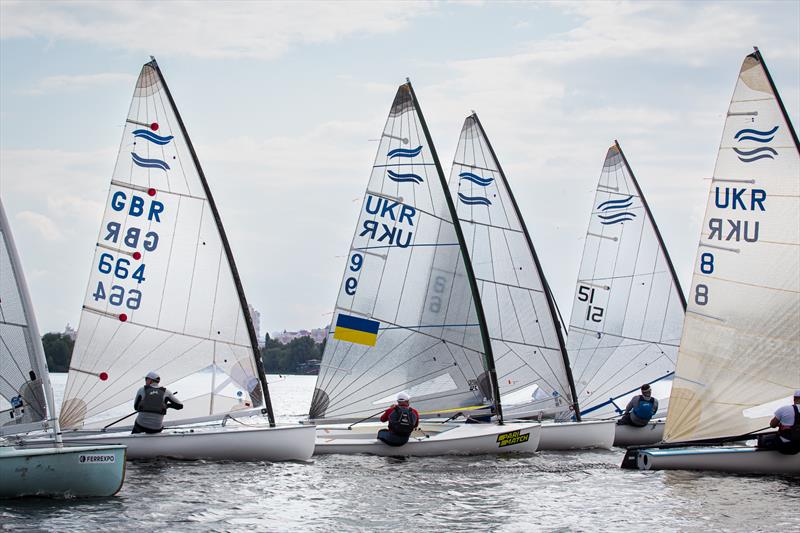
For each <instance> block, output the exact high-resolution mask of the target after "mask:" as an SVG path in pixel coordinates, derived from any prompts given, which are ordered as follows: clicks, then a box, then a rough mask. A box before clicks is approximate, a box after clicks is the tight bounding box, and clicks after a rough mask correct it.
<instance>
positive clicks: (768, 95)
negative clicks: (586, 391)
mask: <svg viewBox="0 0 800 533" xmlns="http://www.w3.org/2000/svg"><path fill="white" fill-rule="evenodd" d="M688 300H689V305H688V308H687V312H686V321H685V323H684V327H683V337H682V339H681V346H680V351H679V353H678V364H677V368H676V371H675V379H674V383H673V386H672V395H671V397H670V406H669V413H668V416H667V426H666V428H665V440H667V441H683V440H697V439H703V438H715V437H722V436H731V435H740V434H745V433H748V432H751V431H756V430H758V429H761V428H764V427H765V426H767V423H768V422H769V419H770V417H771V416H772V411H773V410H774V408H775V406H776V405H778V404H780V402H781V401H785V402H787V403H788V402H789V401H790V400H789V398H790V397H791V396H792V391H793V390H795V389H797V388H798V387H800V148H799V147H798V141H797V133H796V132H795V131H794V129H793V128H792V125H791V123H790V121H789V119H788V117H787V115H786V112H785V110H784V108H783V104H782V102H781V101H780V97H779V95H778V92H777V90H776V89H775V86H774V84H773V83H772V79H771V78H770V76H769V73H768V71H767V69H766V66H765V65H764V63H763V60H762V58H761V54H760V53H759V52H758V51H756V52H755V53H753V54H751V55H749V56H747V57H746V58H745V60H744V63H743V64H742V68H741V71H740V72H739V78H738V80H737V82H736V88H735V90H734V92H733V98H732V99H731V105H730V107H729V109H728V115H727V118H726V120H725V128H724V130H723V133H722V142H721V144H720V149H719V155H718V156H717V164H716V167H715V169H714V177H713V179H712V182H711V188H710V191H709V195H708V199H707V206H706V214H705V219H704V221H703V228H702V232H701V236H700V244H699V248H698V253H697V259H696V261H695V266H694V275H693V277H692V286H691V290H690V292H689V296H688Z"/></svg>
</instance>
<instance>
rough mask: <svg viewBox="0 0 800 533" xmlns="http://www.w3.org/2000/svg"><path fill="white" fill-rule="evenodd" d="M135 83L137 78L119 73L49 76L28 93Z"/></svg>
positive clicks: (37, 93)
mask: <svg viewBox="0 0 800 533" xmlns="http://www.w3.org/2000/svg"><path fill="white" fill-rule="evenodd" d="M134 81H136V76H134V75H132V74H123V73H117V72H105V73H100V74H83V75H75V76H70V75H59V76H48V77H46V78H43V79H42V80H40V81H39V83H37V84H36V86H35V87H34V88H32V89H30V90H29V91H27V93H28V94H36V95H40V94H45V93H49V92H55V91H65V90H78V89H86V88H87V87H92V86H96V85H107V84H111V83H126V84H128V85H133V83H134Z"/></svg>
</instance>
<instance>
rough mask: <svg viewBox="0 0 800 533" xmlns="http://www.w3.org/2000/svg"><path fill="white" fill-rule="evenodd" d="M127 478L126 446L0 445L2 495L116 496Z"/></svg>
mask: <svg viewBox="0 0 800 533" xmlns="http://www.w3.org/2000/svg"><path fill="white" fill-rule="evenodd" d="M51 446H52V444H51ZM124 480H125V447H124V446H64V447H62V448H53V447H33V448H29V447H16V446H5V447H2V448H0V498H21V497H24V496H40V497H77V498H87V497H106V496H113V495H114V494H116V493H117V492H119V489H120V488H121V487H122V483H123V481H124Z"/></svg>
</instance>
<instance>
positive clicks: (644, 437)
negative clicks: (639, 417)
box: [614, 420, 666, 448]
mask: <svg viewBox="0 0 800 533" xmlns="http://www.w3.org/2000/svg"><path fill="white" fill-rule="evenodd" d="M665 425H666V422H664V421H663V420H656V421H655V422H650V423H649V424H647V425H646V426H644V427H636V426H616V431H615V434H614V446H618V447H620V448H625V447H627V446H647V445H648V444H658V443H659V442H661V441H662V440H663V439H664V426H665Z"/></svg>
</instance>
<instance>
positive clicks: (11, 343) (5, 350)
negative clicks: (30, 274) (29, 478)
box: [0, 201, 52, 434]
mask: <svg viewBox="0 0 800 533" xmlns="http://www.w3.org/2000/svg"><path fill="white" fill-rule="evenodd" d="M48 379H49V378H48V374H47V368H46V366H45V357H44V352H43V349H42V339H41V337H40V336H39V329H38V327H37V325H36V318H35V316H34V314H33V308H32V306H31V302H30V296H29V295H28V287H27V285H26V284H25V277H24V276H23V274H22V266H21V265H20V261H19V256H18V255H17V249H16V246H15V245H14V238H13V236H12V235H11V228H10V226H9V224H8V218H6V211H5V208H4V207H3V202H2V201H0V396H2V397H3V398H5V400H6V401H7V402H8V403H9V404H10V405H11V408H10V409H2V410H0V433H2V434H8V433H16V432H22V431H30V430H32V429H35V428H36V424H37V423H41V422H43V421H44V420H46V419H47V402H48V400H52V398H48V397H47V396H46V391H47V392H49V391H50V383H49V381H48ZM50 396H52V395H50ZM51 405H52V404H51ZM15 407H16V408H15ZM38 427H39V429H41V428H42V427H43V426H42V425H41V424H39V425H38Z"/></svg>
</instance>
